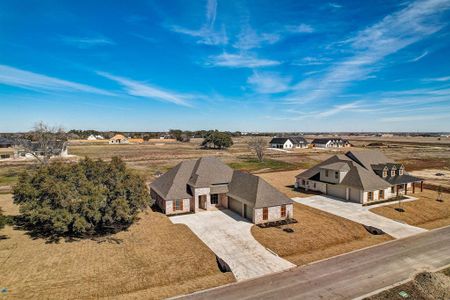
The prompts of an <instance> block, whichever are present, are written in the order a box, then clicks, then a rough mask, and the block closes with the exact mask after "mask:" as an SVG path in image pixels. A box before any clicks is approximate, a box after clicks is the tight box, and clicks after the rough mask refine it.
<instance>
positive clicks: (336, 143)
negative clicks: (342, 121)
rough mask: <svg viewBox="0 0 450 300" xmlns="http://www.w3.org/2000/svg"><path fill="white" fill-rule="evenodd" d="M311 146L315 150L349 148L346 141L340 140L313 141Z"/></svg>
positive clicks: (348, 143)
mask: <svg viewBox="0 0 450 300" xmlns="http://www.w3.org/2000/svg"><path fill="white" fill-rule="evenodd" d="M311 145H313V146H314V147H315V148H343V147H350V146H351V144H350V142H349V141H348V140H344V139H341V138H322V139H314V140H313V141H312V142H311Z"/></svg>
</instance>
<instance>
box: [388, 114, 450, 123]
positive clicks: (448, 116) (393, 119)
mask: <svg viewBox="0 0 450 300" xmlns="http://www.w3.org/2000/svg"><path fill="white" fill-rule="evenodd" d="M440 119H450V114H437V115H423V114H422V115H409V116H399V117H389V118H382V119H381V122H411V121H426V120H440Z"/></svg>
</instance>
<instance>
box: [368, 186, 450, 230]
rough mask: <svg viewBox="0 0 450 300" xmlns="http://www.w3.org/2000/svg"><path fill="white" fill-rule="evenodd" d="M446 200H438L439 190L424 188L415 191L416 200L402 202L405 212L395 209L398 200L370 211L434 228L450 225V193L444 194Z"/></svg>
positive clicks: (419, 225)
mask: <svg viewBox="0 0 450 300" xmlns="http://www.w3.org/2000/svg"><path fill="white" fill-rule="evenodd" d="M442 196H443V199H444V202H438V201H436V198H437V192H435V191H430V190H424V191H423V192H421V193H415V194H414V195H413V197H416V198H419V199H418V200H416V201H411V202H404V203H403V202H402V203H401V207H402V208H403V209H404V210H405V212H398V211H396V210H395V208H396V207H398V206H399V205H398V202H397V203H393V204H391V205H386V206H380V207H376V208H372V209H371V210H370V211H371V212H374V213H376V214H379V215H382V216H384V217H387V218H390V219H393V220H398V221H400V222H405V223H408V224H410V225H413V226H418V227H422V228H425V229H433V228H439V227H444V226H448V225H450V194H446V193H443V194H442Z"/></svg>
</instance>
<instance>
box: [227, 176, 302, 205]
mask: <svg viewBox="0 0 450 300" xmlns="http://www.w3.org/2000/svg"><path fill="white" fill-rule="evenodd" d="M228 188H229V192H228V195H229V196H230V197H233V198H237V199H242V200H244V201H245V202H248V203H249V204H250V205H253V206H254V207H255V208H262V207H270V206H278V205H282V204H290V203H293V201H292V200H291V199H290V198H289V197H287V196H286V195H284V194H283V193H281V192H280V191H278V190H277V189H276V188H274V187H273V186H271V185H270V184H268V183H267V182H266V181H265V180H264V179H262V178H261V177H258V176H255V175H252V174H249V173H245V172H241V171H234V172H233V178H232V180H231V183H230V184H229V186H228Z"/></svg>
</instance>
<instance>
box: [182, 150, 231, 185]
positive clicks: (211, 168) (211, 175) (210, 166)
mask: <svg viewBox="0 0 450 300" xmlns="http://www.w3.org/2000/svg"><path fill="white" fill-rule="evenodd" d="M232 176H233V169H232V168H230V167H229V166H227V165H226V164H224V163H223V162H222V161H220V160H219V159H218V158H216V157H202V158H199V159H198V160H197V161H196V163H195V166H194V169H193V172H192V175H191V177H190V178H189V181H188V184H189V185H191V186H193V187H209V186H210V185H214V184H223V183H229V182H230V181H231V177H232Z"/></svg>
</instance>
